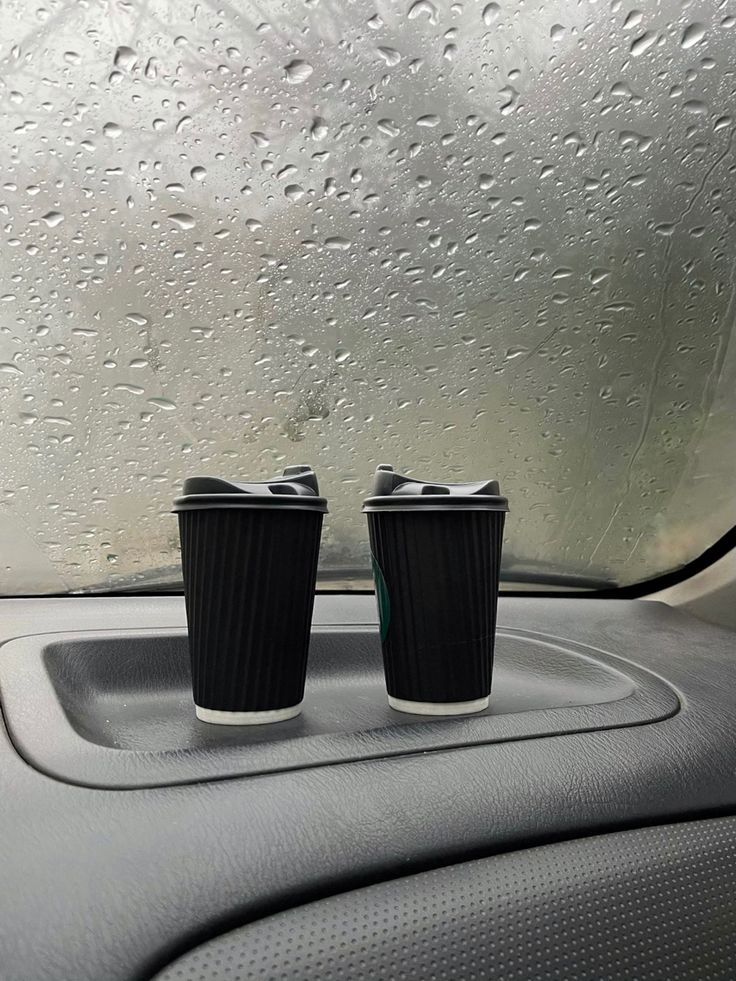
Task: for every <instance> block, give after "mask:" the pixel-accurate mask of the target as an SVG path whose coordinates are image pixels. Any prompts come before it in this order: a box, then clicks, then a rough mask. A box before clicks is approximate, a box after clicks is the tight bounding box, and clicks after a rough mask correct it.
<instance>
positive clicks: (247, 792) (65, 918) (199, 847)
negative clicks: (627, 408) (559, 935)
mask: <svg viewBox="0 0 736 981" xmlns="http://www.w3.org/2000/svg"><path fill="white" fill-rule="evenodd" d="M184 623H185V621H184V607H183V601H182V600H181V598H179V597H166V598H164V597H152V598H133V597H131V598H69V599H48V600H43V599H39V600H3V601H0V636H1V637H2V642H3V645H4V646H3V647H2V648H0V667H2V668H4V667H5V664H4V661H3V658H4V657H6V656H7V657H9V656H10V654H9V652H10V651H11V648H12V645H11V644H10V643H9V642H10V641H15V640H16V639H17V638H22V637H26V638H27V637H31V636H33V635H38V634H45V635H47V634H55V633H58V634H59V635H69V634H71V633H80V632H85V631H92V632H95V631H97V632H99V631H107V632H111V631H112V632H114V631H129V630H131V629H134V630H136V631H142V632H146V631H154V630H158V631H163V632H164V633H165V634H167V635H169V634H176V632H177V631H179V632H180V631H181V628H182V627H183V626H184ZM499 623H500V625H501V629H502V630H506V631H507V632H510V633H513V632H514V631H516V632H529V633H538V634H544V635H545V636H546V637H548V638H558V639H559V640H560V641H561V642H564V644H567V645H568V646H569V647H570V648H572V647H576V648H577V647H584V648H586V649H587V650H591V651H593V652H595V651H599V652H604V653H603V654H602V655H601V656H602V658H603V659H606V658H612V659H614V660H615V662H616V663H617V664H618V665H619V667H620V669H621V670H622V671H624V673H625V672H626V668H627V665H629V667H630V670H631V672H632V673H633V674H638V673H639V672H642V671H643V672H645V673H647V674H648V675H649V676H651V678H652V679H653V680H654V681H655V682H656V684H655V685H654V687H655V688H657V689H658V690H660V691H665V690H666V691H667V692H669V693H670V696H671V697H672V698H673V699H674V704H673V706H672V711H668V712H662V713H660V714H659V715H658V716H657V719H658V720H657V721H649V720H642V719H638V720H637V719H629V720H627V721H626V722H625V723H623V724H621V725H614V726H611V727H606V728H600V729H594V730H590V731H583V732H574V731H566V732H560V733H556V734H549V733H546V734H545V733H542V734H540V733H531V734H529V736H528V737H527V738H521V737H520V736H518V734H517V736H515V737H512V738H509V739H507V740H506V741H501V742H493V741H491V742H488V741H481V742H478V743H475V744H467V745H452V746H447V745H437V746H433V747H432V749H431V751H421V750H417V751H414V752H408V753H403V754H399V755H391V754H390V753H384V752H379V753H377V754H374V755H373V757H372V758H360V759H350V760H344V761H342V760H332V761H329V765H319V764H318V765H314V766H310V767H309V768H306V769H288V770H281V771H280V772H263V773H259V774H251V775H249V776H236V775H230V776H229V778H227V779H220V778H216V779H207V780H205V781H202V782H190V783H184V784H177V785H169V786H144V787H143V786H138V787H129V788H127V789H123V788H121V787H117V788H116V789H110V788H104V789H103V788H102V787H92V786H81V785H79V784H73V783H69V782H66V781H65V779H64V778H63V775H58V774H56V775H52V774H50V773H49V772H41V770H40V769H39V768H38V766H37V765H36V763H35V762H34V761H31V762H28V761H27V760H26V759H24V758H23V757H22V756H21V755H20V754H19V752H18V751H17V750H16V748H15V747H14V745H13V742H12V741H11V739H10V737H9V735H8V731H7V729H5V728H3V729H2V731H0V868H1V869H2V874H3V883H4V888H3V890H2V891H0V977H2V978H3V981H51V979H53V981H99V979H101V978H105V979H106V981H133V979H136V981H137V979H144V978H150V977H152V976H153V975H155V974H156V972H158V971H160V970H162V969H164V968H165V967H166V965H168V964H169V963H170V962H171V961H172V960H174V959H175V958H176V957H178V956H180V955H182V954H183V953H185V952H186V951H188V950H190V949H191V948H193V947H195V946H197V945H198V944H200V943H202V942H203V941H206V940H208V939H210V938H212V937H216V936H218V935H219V934H222V933H223V932H225V931H227V930H231V929H234V928H238V927H242V926H243V925H245V924H248V923H252V922H254V921H257V920H261V919H262V918H264V917H267V916H269V915H271V914H275V913H278V912H279V911H282V910H287V909H291V908H294V907H297V906H300V905H301V904H304V903H310V902H313V901H318V900H321V899H323V898H325V897H329V896H333V895H336V894H340V893H343V892H346V891H348V890H355V889H358V888H360V887H363V886H368V885H371V884H373V883H380V882H382V881H385V880H391V879H396V878H397V877H402V876H407V875H410V874H413V873H416V872H422V871H425V870H428V869H439V868H442V867H444V866H448V865H454V864H456V863H463V862H468V861H471V860H474V859H478V858H482V857H485V856H493V855H496V854H498V853H502V852H508V851H513V850H519V849H525V848H528V847H529V846H533V845H543V844H546V843H550V842H555V841H559V840H561V839H575V838H578V837H581V836H585V837H587V836H590V835H595V834H599V833H603V832H609V831H614V830H619V829H625V828H637V827H641V826H647V825H654V824H661V823H666V822H669V821H673V820H681V819H684V818H690V817H695V816H703V817H704V816H709V815H710V816H712V815H719V814H728V813H731V812H733V811H734V809H736V777H735V776H734V774H735V773H736V699H734V695H733V692H734V690H736V635H735V634H734V633H732V632H730V631H727V630H724V629H721V628H718V627H714V626H711V625H707V624H704V623H701V622H700V621H698V620H695V619H694V618H692V617H689V616H688V615H685V614H683V613H679V612H677V611H674V610H672V609H670V608H668V607H665V606H663V605H660V604H656V603H648V602H642V601H617V600H589V599H569V598H568V599H565V598H559V599H556V598H555V599H552V598H550V599H541V598H509V597H506V598H502V600H501V605H500V611H499ZM315 624H316V626H317V628H318V630H319V629H325V630H326V629H329V630H331V631H332V632H333V633H337V634H338V635H339V634H340V632H341V631H344V632H345V634H346V635H349V634H350V631H351V630H353V631H354V626H355V625H356V624H359V625H364V626H366V625H367V627H366V629H370V625H375V608H374V601H373V597H371V596H353V597H350V596H331V595H324V596H320V597H318V600H317V605H316V610H315ZM5 645H7V646H5ZM21 647H22V645H21ZM17 648H18V645H16V651H17ZM14 656H15V655H14ZM670 696H668V697H670ZM4 710H5V709H4ZM40 724H41V725H43V724H44V720H43V719H41V721H40ZM47 724H48V725H49V727H51V726H52V722H51V720H47ZM397 728H398V727H397ZM49 731H51V729H50V730H49ZM246 751H247V747H246V748H245V749H244V750H243V752H246ZM216 776H217V775H216ZM264 922H266V921H264ZM172 976H173V975H172ZM208 976H209V975H208ZM213 977H214V975H213Z"/></svg>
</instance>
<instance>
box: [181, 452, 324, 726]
mask: <svg viewBox="0 0 736 981" xmlns="http://www.w3.org/2000/svg"><path fill="white" fill-rule="evenodd" d="M326 510H327V504H326V502H325V499H324V498H323V497H320V496H319V487H318V485H317V478H316V476H315V474H314V472H313V471H312V470H311V468H310V467H304V466H299V467H287V468H286V470H284V476H283V477H277V478H275V479H274V480H268V481H264V482H261V483H248V484H241V483H234V482H231V481H228V480H221V479H219V478H217V477H190V478H189V479H188V480H186V481H185V482H184V494H183V496H182V497H178V498H177V499H176V500H175V502H174V511H175V512H176V513H177V514H178V517H179V532H180V536H181V558H182V570H183V573H184V595H185V599H186V608H187V623H188V627H189V650H190V655H191V663H192V688H193V693H194V704H195V709H196V713H197V717H198V718H199V719H201V720H202V721H203V722H212V723H218V724H223V725H259V724H263V723H267V722H281V721H283V720H285V719H290V718H293V717H294V716H295V715H298V714H299V711H300V709H301V702H302V698H303V696H304V679H305V676H306V671H307V654H308V649H309V634H310V626H311V619H312V607H313V605H314V587H315V582H316V578H317V558H318V554H319V540H320V532H321V530H322V516H323V514H324V513H325V511H326Z"/></svg>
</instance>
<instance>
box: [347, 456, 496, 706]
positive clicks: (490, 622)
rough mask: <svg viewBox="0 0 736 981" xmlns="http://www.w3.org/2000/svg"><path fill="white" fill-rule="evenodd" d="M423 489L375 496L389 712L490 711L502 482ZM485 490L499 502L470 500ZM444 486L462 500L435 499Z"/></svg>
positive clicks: (371, 515)
mask: <svg viewBox="0 0 736 981" xmlns="http://www.w3.org/2000/svg"><path fill="white" fill-rule="evenodd" d="M392 476H397V477H398V476H399V475H394V474H392ZM401 479H402V481H406V480H407V478H401ZM419 486H420V487H424V486H426V487H429V488H430V492H429V493H427V492H426V491H421V490H419V491H418V492H417V493H416V494H414V495H412V494H410V493H408V492H405V493H403V494H395V495H394V494H390V495H385V494H384V495H382V496H374V497H372V498H369V499H368V501H366V504H365V508H364V510H365V511H366V513H367V518H368V531H369V536H370V543H371V552H372V557H373V573H374V578H375V582H376V595H377V599H378V607H379V619H380V630H381V646H382V650H383V662H384V668H385V674H386V688H387V691H388V700H389V704H390V705H391V706H392V707H393V708H395V709H398V710H400V711H404V712H412V713H417V714H422V715H463V714H468V713H472V712H480V711H483V710H484V709H486V708H487V707H488V704H489V696H490V692H491V681H492V674H493V654H494V640H495V631H496V609H497V605H498V586H499V573H500V564H501V545H502V541H503V527H504V519H505V512H506V510H507V508H508V505H507V502H506V500H505V498H501V497H500V496H499V495H498V488H497V485H496V484H495V482H488V484H486V485H421V484H420V485H419ZM478 486H490V487H491V490H495V491H496V493H495V494H491V493H485V494H481V493H479V492H478V491H475V492H471V493H462V490H465V489H466V488H468V487H471V488H472V487H478ZM440 487H442V488H447V487H452V488H453V493H452V494H451V493H450V492H446V493H432V492H433V491H437V490H439V488H440ZM454 488H458V491H454ZM460 488H462V490H460Z"/></svg>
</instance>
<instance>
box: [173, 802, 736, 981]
mask: <svg viewBox="0 0 736 981" xmlns="http://www.w3.org/2000/svg"><path fill="white" fill-rule="evenodd" d="M735 965H736V819H735V818H723V819H720V820H711V821H700V822H694V823H688V824H682V825H669V826H664V827H654V828H646V829H643V830H640V831H630V832H624V833H619V834H611V835H604V836H601V837H597V838H588V839H585V840H583V841H569V842H564V843H561V844H556V845H548V846H546V847H543V848H534V849H530V850H528V851H521V852H515V853H512V854H509V855H499V856H497V857H495V858H488V859H483V860H480V861H475V862H466V863H462V864H459V865H455V866H452V867H450V868H440V869H436V870H434V871H432V872H427V873H424V874H421V875H415V876H410V877H406V878H400V879H395V880H394V881H392V882H386V883H383V884H381V885H376V886H372V887H370V888H367V889H359V890H355V891H353V892H348V893H345V894H343V895H339V896H334V897H332V898H330V899H325V900H323V901H321V902H316V903H312V904H310V905H307V906H301V907H297V908H296V909H291V910H288V911H287V912H284V913H280V914H278V915H276V916H271V917H268V918H267V919H265V920H262V921H260V922H256V923H253V924H251V925H249V926H246V927H243V928H242V929H240V930H235V931H232V932H231V933H227V934H225V935H224V936H222V937H218V938H216V939H214V940H211V941H210V942H209V943H207V944H204V945H203V946H201V947H199V948H197V949H195V950H193V951H191V952H190V953H188V954H186V955H185V956H183V957H181V958H180V959H179V960H177V961H176V962H175V963H173V964H172V965H171V966H170V967H168V968H167V969H166V970H164V971H162V972H161V973H160V974H157V975H156V979H155V981H250V979H256V978H258V979H259V981H397V979H401V978H405V979H410V978H416V979H422V981H424V979H443V981H499V979H503V981H506V979H508V981H511V979H522V981H547V979H549V981H553V979H559V981H603V979H605V981H634V979H637V981H643V979H646V981H733V978H734V966H735Z"/></svg>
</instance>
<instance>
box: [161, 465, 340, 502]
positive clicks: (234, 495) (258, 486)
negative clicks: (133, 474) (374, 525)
mask: <svg viewBox="0 0 736 981" xmlns="http://www.w3.org/2000/svg"><path fill="white" fill-rule="evenodd" d="M276 507H278V508H298V509H301V510H308V511H326V510H327V501H326V500H325V498H324V497H320V496H319V484H318V483H317V475H316V474H315V472H314V470H312V468H311V467H307V466H295V467H286V469H285V470H284V475H283V477H274V478H273V480H262V481H253V482H251V483H247V484H241V483H236V482H235V481H233V480H223V479H222V477H187V479H186V480H185V481H184V494H183V495H182V496H181V497H177V498H176V499H175V501H174V511H194V510H198V509H200V508H276Z"/></svg>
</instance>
